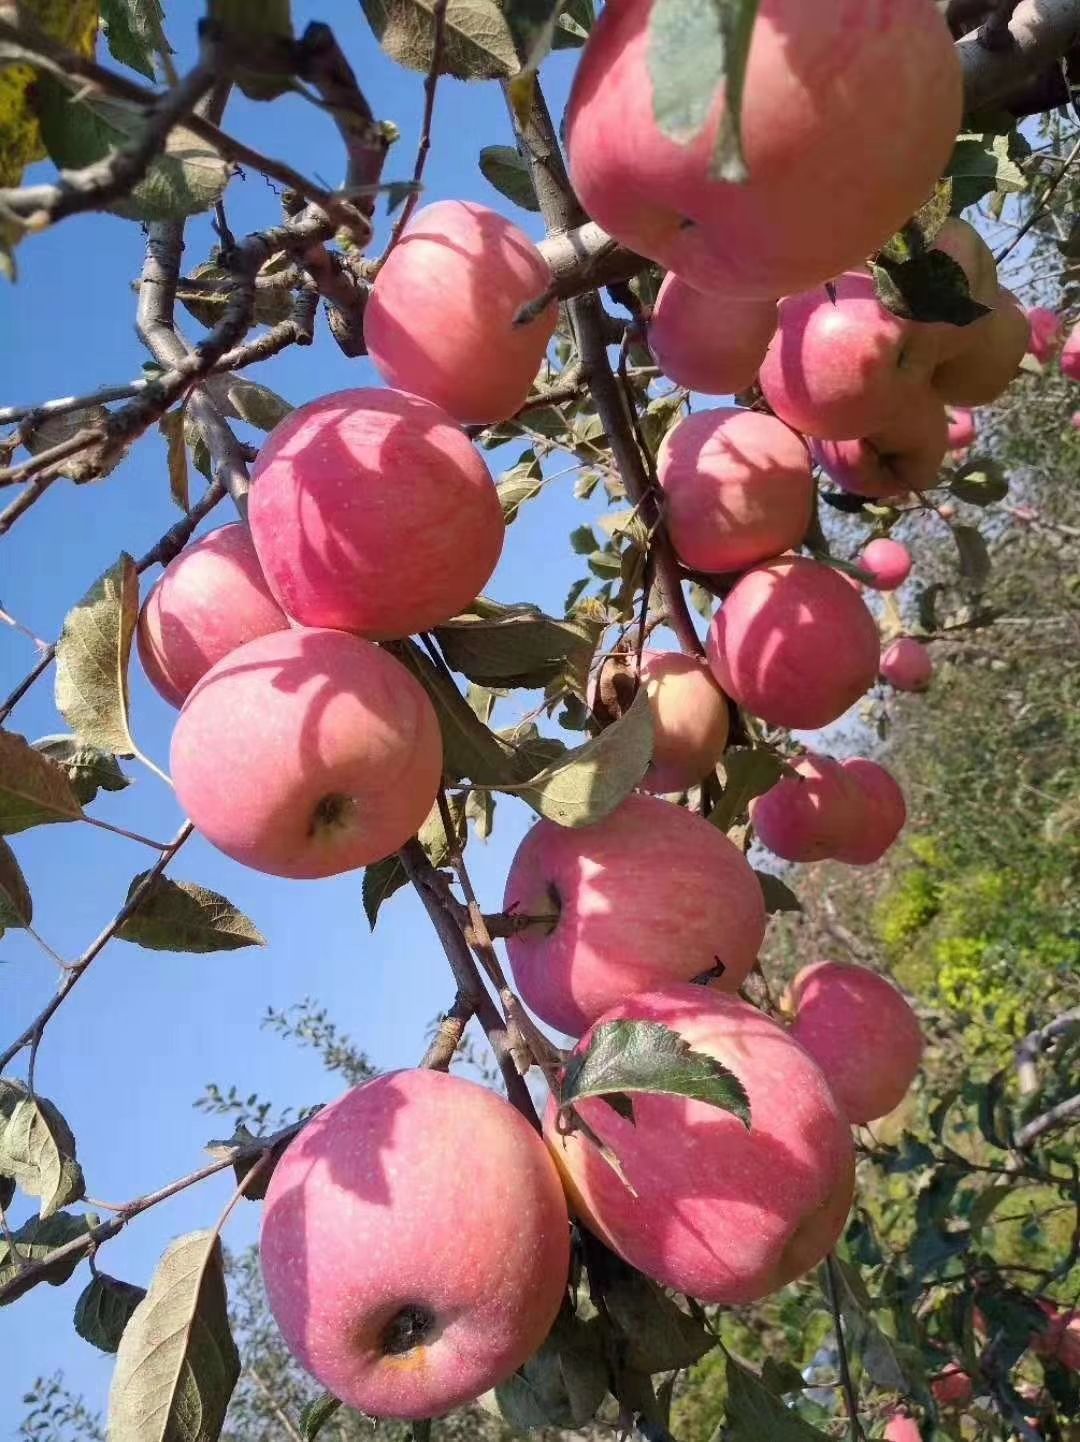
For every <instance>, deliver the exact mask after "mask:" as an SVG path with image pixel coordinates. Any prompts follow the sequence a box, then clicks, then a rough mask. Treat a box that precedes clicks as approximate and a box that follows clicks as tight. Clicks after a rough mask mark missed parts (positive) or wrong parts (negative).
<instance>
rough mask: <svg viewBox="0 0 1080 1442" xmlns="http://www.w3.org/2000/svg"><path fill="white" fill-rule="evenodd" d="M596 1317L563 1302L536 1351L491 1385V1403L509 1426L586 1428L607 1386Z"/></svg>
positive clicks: (606, 1371)
mask: <svg viewBox="0 0 1080 1442" xmlns="http://www.w3.org/2000/svg"><path fill="white" fill-rule="evenodd" d="M607 1376H608V1370H607V1364H606V1361H605V1358H604V1340H603V1332H602V1328H601V1325H600V1321H599V1318H596V1317H593V1318H590V1319H587V1320H586V1319H583V1318H580V1317H578V1316H576V1315H575V1314H574V1313H573V1312H572V1311H570V1309H569V1307H568V1306H567V1307H564V1308H563V1310H562V1311H561V1312H560V1314H559V1316H558V1317H557V1318H556V1320H555V1325H554V1327H553V1328H552V1329H551V1332H550V1334H549V1335H548V1337H547V1339H546V1341H545V1342H544V1344H543V1346H542V1347H541V1348H540V1350H539V1351H538V1352H537V1353H535V1355H534V1356H532V1357H530V1358H529V1360H528V1361H527V1362H526V1363H525V1364H524V1366H522V1367H519V1368H518V1370H517V1371H516V1372H515V1373H514V1375H513V1376H512V1377H510V1378H509V1379H508V1380H507V1381H506V1382H502V1383H500V1384H499V1386H497V1387H496V1388H495V1402H496V1405H497V1407H498V1410H499V1412H500V1414H501V1415H502V1416H503V1417H504V1418H505V1419H506V1421H507V1422H509V1423H510V1426H511V1427H514V1428H519V1429H521V1430H526V1431H527V1430H529V1429H530V1428H533V1427H564V1428H576V1427H584V1426H586V1424H587V1423H588V1422H590V1421H591V1420H592V1418H593V1417H594V1416H595V1414H596V1410H597V1408H598V1407H599V1406H600V1403H601V1402H602V1401H603V1400H604V1394H605V1393H606V1391H607Z"/></svg>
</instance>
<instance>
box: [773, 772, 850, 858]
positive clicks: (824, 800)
mask: <svg viewBox="0 0 1080 1442" xmlns="http://www.w3.org/2000/svg"><path fill="white" fill-rule="evenodd" d="M794 770H795V771H796V772H797V773H798V774H797V776H796V777H790V776H785V777H782V778H781V780H779V781H778V782H777V783H776V785H775V786H772V787H770V789H769V790H768V791H766V792H765V794H764V795H763V796H758V797H757V798H756V799H755V800H753V801H751V803H750V820H751V821H752V822H753V824H754V830H755V831H756V832H757V835H758V840H759V841H760V842H761V844H762V845H763V846H767V847H768V848H769V850H770V851H771V852H773V854H774V855H776V856H780V857H782V858H783V859H784V860H785V861H822V860H824V859H825V858H827V857H832V856H835V855H836V854H837V848H838V847H840V846H841V845H842V844H843V843H844V842H845V841H846V840H847V839H848V838H849V837H850V836H852V835H853V834H854V832H855V831H856V829H857V828H858V827H859V825H860V823H861V821H862V818H863V809H864V808H863V796H862V792H861V790H860V789H859V788H858V787H857V786H855V785H853V784H852V781H851V778H850V777H849V776H848V775H847V774H846V772H845V771H844V770H843V768H842V767H841V765H840V763H839V762H838V761H834V760H832V758H831V757H829V756H817V755H814V754H812V753H811V754H808V755H806V756H804V757H802V759H801V760H799V761H797V762H796V763H795V766H794Z"/></svg>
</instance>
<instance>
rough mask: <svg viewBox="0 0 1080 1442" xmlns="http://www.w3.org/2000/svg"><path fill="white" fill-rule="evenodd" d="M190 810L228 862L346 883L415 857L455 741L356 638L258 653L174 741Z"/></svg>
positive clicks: (179, 787) (197, 696)
mask: <svg viewBox="0 0 1080 1442" xmlns="http://www.w3.org/2000/svg"><path fill="white" fill-rule="evenodd" d="M172 776H173V781H174V783H175V785H176V796H177V800H178V801H179V803H180V805H181V806H182V807H183V808H184V810H185V811H186V812H187V814H188V816H190V817H191V819H192V821H193V822H194V823H195V825H196V827H197V828H198V829H199V831H201V832H202V834H203V835H204V836H205V837H206V839H207V840H208V841H210V842H212V843H213V844H214V845H215V846H216V847H217V848H218V849H219V850H220V851H224V853H225V854H226V856H231V857H232V858H233V859H234V860H235V861H241V862H243V863H244V865H245V866H252V867H254V868H255V870H256V871H266V872H269V873H270V875H272V876H293V877H317V876H335V875H337V874H338V873H339V872H342V871H352V870H353V869H354V868H356V867H358V866H365V865H367V864H368V862H371V861H378V860H380V859H381V858H382V857H384V856H388V855H389V854H390V852H392V851H396V850H397V848H398V847H399V846H402V845H403V844H404V843H405V842H406V841H407V840H408V839H409V837H410V836H412V835H413V833H414V832H415V831H416V829H417V827H418V826H420V824H421V823H422V822H423V820H424V818H425V817H426V816H427V814H428V812H429V811H430V810H431V807H432V806H433V805H434V802H435V793H436V791H437V789H438V786H439V782H440V779H441V776H442V738H441V736H440V733H439V722H438V719H437V717H436V715H435V711H434V708H433V707H432V704H431V702H430V701H429V700H428V697H427V693H426V692H425V691H424V689H423V687H422V686H421V685H420V683H419V682H418V681H416V680H414V678H413V677H412V675H411V674H410V673H409V672H408V671H407V670H406V669H405V667H404V666H403V665H402V664H401V662H400V661H396V660H395V659H394V657H393V656H390V655H388V654H387V653H386V652H385V651H381V650H379V648H378V647H377V646H373V645H372V644H371V643H370V642H369V641H362V640H360V639H359V637H357V636H348V635H346V634H345V633H344V632H342V631H317V630H307V629H305V628H302V627H297V628H296V629H294V630H290V631H276V632H274V633H273V635H270V636H262V637H260V638H259V640H257V641H249V642H248V643H247V645H246V646H241V647H240V648H239V650H237V651H233V652H231V653H230V654H229V655H228V656H226V657H225V658H224V659H223V660H221V661H219V662H218V663H217V665H216V666H213V667H212V668H211V669H210V670H209V671H208V672H207V673H206V675H205V676H204V677H203V678H202V680H201V681H200V682H199V684H198V685H197V686H196V687H195V689H194V690H193V691H192V693H191V695H190V696H189V697H188V699H187V701H186V702H185V703H184V709H183V710H182V711H181V713H180V717H179V720H178V721H177V723H176V728H175V730H174V731H173V738H172Z"/></svg>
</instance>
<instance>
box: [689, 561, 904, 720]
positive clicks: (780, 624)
mask: <svg viewBox="0 0 1080 1442" xmlns="http://www.w3.org/2000/svg"><path fill="white" fill-rule="evenodd" d="M879 652H880V643H879V641H878V634H877V627H876V626H875V624H874V619H873V617H872V616H871V614H870V612H869V611H868V610H867V609H866V605H865V604H864V602H863V600H862V598H861V597H860V595H859V593H858V592H857V591H856V590H855V589H854V588H853V587H852V586H850V585H849V584H848V582H847V581H846V579H845V578H844V577H842V576H841V575H840V573H839V572H838V571H834V570H833V569H832V568H831V567H829V566H825V565H822V564H821V563H820V562H818V561H810V560H806V559H805V558H804V557H802V556H781V557H779V558H778V559H777V560H775V561H766V562H765V563H764V564H763V565H761V566H756V567H755V568H754V569H753V570H750V571H747V572H746V574H745V575H744V576H742V577H741V578H740V579H739V581H738V582H737V583H736V584H735V586H734V588H733V589H732V591H731V592H730V593H729V595H728V597H727V599H726V600H725V601H724V604H723V605H722V606H721V607H720V609H719V611H717V613H716V615H715V616H714V617H713V621H712V626H711V627H710V629H709V641H708V654H709V664H710V665H711V666H712V670H713V675H714V676H715V677H716V679H717V680H718V681H719V683H720V686H721V689H722V690H723V691H724V692H725V693H726V694H727V695H728V696H731V697H733V698H734V700H735V701H737V702H738V704H739V705H740V706H745V708H746V709H747V710H748V711H749V712H750V713H751V715H754V716H759V717H760V718H761V719H762V720H763V721H767V722H768V723H769V725H770V726H792V727H797V728H799V729H802V730H813V729H815V728H816V727H819V726H826V725H828V723H829V722H830V721H835V720H836V718H837V717H838V716H842V715H843V714H844V712H845V711H846V710H847V709H848V707H849V706H851V705H852V704H853V703H854V702H855V701H857V700H858V699H859V697H860V696H861V695H862V694H863V693H864V692H865V691H867V690H869V688H870V687H871V686H872V685H873V684H874V678H875V677H876V675H877V668H878V658H879Z"/></svg>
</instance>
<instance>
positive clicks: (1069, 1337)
mask: <svg viewBox="0 0 1080 1442" xmlns="http://www.w3.org/2000/svg"><path fill="white" fill-rule="evenodd" d="M1039 1306H1040V1307H1041V1308H1042V1310H1043V1311H1044V1312H1045V1313H1046V1316H1047V1318H1048V1325H1047V1326H1046V1327H1045V1328H1044V1329H1043V1330H1042V1331H1041V1332H1034V1333H1032V1337H1031V1342H1030V1344H1029V1345H1030V1347H1031V1350H1032V1351H1033V1352H1034V1353H1035V1355H1036V1356H1037V1357H1048V1358H1052V1359H1053V1360H1054V1361H1055V1362H1060V1364H1061V1365H1062V1366H1063V1367H1066V1368H1068V1369H1069V1371H1071V1372H1080V1312H1062V1311H1061V1310H1060V1309H1059V1308H1058V1307H1056V1306H1055V1305H1054V1303H1053V1302H1048V1301H1047V1300H1046V1299H1045V1298H1040V1299H1039Z"/></svg>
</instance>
